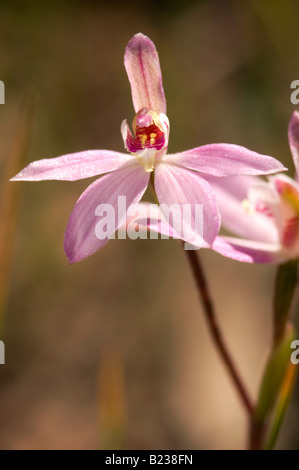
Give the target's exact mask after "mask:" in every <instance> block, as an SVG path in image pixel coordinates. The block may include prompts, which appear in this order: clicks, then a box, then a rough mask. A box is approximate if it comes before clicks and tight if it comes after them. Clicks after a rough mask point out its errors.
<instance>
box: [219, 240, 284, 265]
mask: <svg viewBox="0 0 299 470" xmlns="http://www.w3.org/2000/svg"><path fill="white" fill-rule="evenodd" d="M213 250H214V251H217V253H220V254H221V255H223V256H226V257H227V258H231V259H234V260H236V261H242V262H244V263H258V264H277V263H283V262H285V261H287V259H288V258H287V255H286V254H284V253H283V252H282V250H281V247H280V245H278V244H270V243H269V244H268V243H259V242H254V241H252V240H245V239H240V238H234V237H217V238H216V240H215V242H214V243H213Z"/></svg>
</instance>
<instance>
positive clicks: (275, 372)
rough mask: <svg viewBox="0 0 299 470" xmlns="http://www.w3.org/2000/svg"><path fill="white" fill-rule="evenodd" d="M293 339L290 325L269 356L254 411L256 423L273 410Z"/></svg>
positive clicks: (288, 361) (293, 332) (288, 360)
mask: <svg viewBox="0 0 299 470" xmlns="http://www.w3.org/2000/svg"><path fill="white" fill-rule="evenodd" d="M294 339H295V330H294V328H293V326H292V325H288V326H287V328H286V331H285V335H284V338H283V339H282V340H281V342H280V344H279V345H278V346H277V347H276V348H274V349H273V351H272V352H271V354H270V357H269V359H268V362H267V365H266V369H265V373H264V377H263V380H262V385H261V389H260V394H259V398H258V403H257V406H256V409H255V418H256V419H257V420H258V421H264V420H265V419H266V418H267V416H268V415H269V413H270V412H271V411H272V409H273V405H274V404H275V401H276V398H277V395H278V393H279V390H280V389H281V386H282V383H283V381H284V378H285V375H286V370H287V368H288V366H289V364H290V356H291V343H292V341H293V340H294Z"/></svg>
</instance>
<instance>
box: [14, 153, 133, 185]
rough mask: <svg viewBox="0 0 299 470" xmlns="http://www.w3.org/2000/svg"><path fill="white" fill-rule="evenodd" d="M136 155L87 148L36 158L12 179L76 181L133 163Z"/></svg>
mask: <svg viewBox="0 0 299 470" xmlns="http://www.w3.org/2000/svg"><path fill="white" fill-rule="evenodd" d="M135 159H136V157H135V156H134V155H129V154H125V153H120V152H112V151H110V150H85V151H83V152H77V153H70V154H67V155H63V156H61V157H56V158H47V159H44V160H36V161H35V162H32V163H30V165H28V166H26V168H24V169H23V170H22V171H20V173H18V174H17V175H16V176H14V177H13V178H11V181H43V180H62V181H76V180H80V179H84V178H90V177H92V176H97V175H101V174H103V173H108V172H110V171H114V170H118V169H119V168H121V167H122V166H124V165H127V164H132V163H133V162H134V160H135Z"/></svg>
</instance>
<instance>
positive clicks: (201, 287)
mask: <svg viewBox="0 0 299 470" xmlns="http://www.w3.org/2000/svg"><path fill="white" fill-rule="evenodd" d="M184 251H185V253H186V256H187V258H188V261H189V264H190V267H191V270H192V273H193V277H194V280H195V283H196V285H197V288H198V293H199V296H200V298H201V301H202V305H203V309H204V314H205V318H206V320H207V323H208V327H209V329H210V333H211V335H212V337H213V340H214V343H215V345H216V348H217V349H218V351H219V354H220V356H221V358H222V360H223V361H224V363H225V365H226V368H227V370H228V372H229V374H230V377H231V379H232V381H233V383H234V384H235V387H236V389H237V391H238V393H239V396H240V398H241V400H242V403H243V405H244V407H245V408H246V410H247V412H248V414H249V415H250V416H252V413H253V405H252V402H251V399H250V397H249V395H248V392H247V390H246V388H245V386H244V384H243V381H242V379H241V378H240V375H239V373H238V371H237V369H236V366H235V364H234V361H233V359H232V358H231V355H230V353H229V351H228V349H227V346H226V344H225V342H224V339H223V337H222V333H221V330H220V327H219V324H218V321H217V318H216V314H215V310H214V306H213V302H212V298H211V294H210V290H209V287H208V283H207V280H206V277H205V274H204V271H203V267H202V264H201V261H200V259H199V255H198V254H197V252H196V251H195V250H184Z"/></svg>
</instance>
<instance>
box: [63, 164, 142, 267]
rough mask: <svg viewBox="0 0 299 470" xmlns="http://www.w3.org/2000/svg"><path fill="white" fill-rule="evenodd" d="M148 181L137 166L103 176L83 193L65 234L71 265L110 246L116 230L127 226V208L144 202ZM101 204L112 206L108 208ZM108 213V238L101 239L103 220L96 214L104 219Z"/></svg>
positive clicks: (67, 253)
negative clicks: (123, 200)
mask: <svg viewBox="0 0 299 470" xmlns="http://www.w3.org/2000/svg"><path fill="white" fill-rule="evenodd" d="M148 182H149V174H148V173H146V172H145V171H144V170H143V168H142V167H141V166H140V165H139V164H136V165H134V166H130V167H128V168H123V169H121V170H118V171H116V172H114V173H111V174H108V175H105V176H103V177H102V178H100V179H98V180H96V181H95V182H94V183H92V184H91V185H90V186H89V187H88V188H87V189H86V191H84V193H83V194H82V195H81V196H80V198H79V199H78V201H77V203H76V205H75V207H74V209H73V211H72V213H71V215H70V218H69V221H68V225H67V228H66V232H65V239H64V250H65V253H66V255H67V257H68V260H69V262H70V263H76V262H77V261H81V260H82V259H84V258H86V257H87V256H90V255H92V254H93V253H94V252H95V251H97V250H98V249H99V248H101V247H102V246H104V245H105V244H106V243H107V241H108V240H109V237H110V236H111V235H112V234H113V233H114V232H115V230H117V228H118V227H119V226H121V225H122V224H124V222H125V220H126V209H127V208H128V207H129V206H130V205H131V204H134V203H137V202H138V201H139V200H140V199H141V197H142V196H143V194H144V192H145V190H146V188H147V185H148ZM119 196H125V197H126V204H125V205H124V204H123V203H121V205H120V206H119ZM100 205H109V208H107V206H102V207H99V206H100ZM125 206H126V207H125ZM110 208H111V211H112V212H110ZM108 209H109V212H106V211H107V210H108ZM113 211H114V212H113ZM108 214H110V215H111V214H112V217H109V223H107V229H106V231H107V235H106V236H105V237H102V238H98V236H96V233H97V234H98V233H99V232H98V229H97V226H98V225H97V224H98V223H99V221H100V220H101V219H99V218H98V217H97V216H96V215H98V216H102V220H103V217H104V216H106V215H108Z"/></svg>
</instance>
